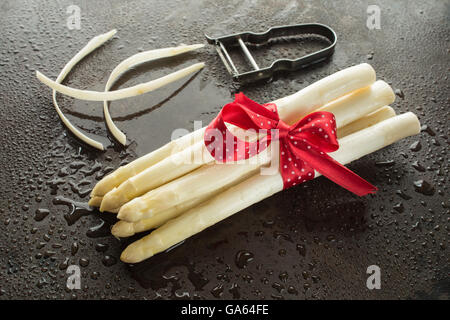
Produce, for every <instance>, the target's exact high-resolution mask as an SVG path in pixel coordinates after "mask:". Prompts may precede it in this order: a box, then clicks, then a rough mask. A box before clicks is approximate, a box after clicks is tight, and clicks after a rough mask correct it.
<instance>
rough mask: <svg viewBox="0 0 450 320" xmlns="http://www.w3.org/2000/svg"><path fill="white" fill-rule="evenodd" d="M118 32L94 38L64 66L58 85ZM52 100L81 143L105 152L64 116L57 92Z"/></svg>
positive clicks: (57, 80)
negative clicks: (74, 68) (78, 64)
mask: <svg viewBox="0 0 450 320" xmlns="http://www.w3.org/2000/svg"><path fill="white" fill-rule="evenodd" d="M116 32H117V31H116V30H115V29H114V30H111V31H109V32H107V33H104V34H101V35H98V36H96V37H94V38H92V39H91V40H90V41H89V42H88V43H87V44H86V45H85V46H84V47H83V49H81V50H80V51H79V52H78V53H77V54H76V55H75V56H74V57H73V58H72V59H70V61H69V62H68V63H67V64H66V65H65V66H64V68H63V69H62V70H61V72H60V74H59V75H58V77H57V78H56V81H55V82H56V83H61V82H63V81H64V79H65V78H66V76H67V75H68V74H69V72H70V71H71V70H72V69H73V67H74V66H75V65H76V64H77V63H78V62H80V61H81V60H82V59H83V58H84V57H86V56H87V55H88V54H90V53H91V52H92V51H94V50H95V49H97V48H98V47H100V46H101V45H102V44H104V43H105V42H106V41H108V40H109V39H111V38H112V37H113V36H114V35H115V34H116ZM52 99H53V105H54V106H55V109H56V112H57V113H58V116H59V118H60V119H61V121H62V122H63V123H64V125H65V126H66V127H67V129H69V131H70V132H72V133H73V134H74V135H75V136H76V137H77V138H79V139H80V140H81V141H83V142H85V143H86V144H88V145H90V146H91V147H94V148H96V149H99V150H104V147H103V144H101V143H100V142H98V141H96V140H94V139H92V138H90V137H88V136H87V135H86V134H84V133H83V132H81V131H80V130H79V129H78V128H77V127H75V126H74V125H73V124H72V123H71V122H70V121H69V119H67V117H66V116H65V115H64V113H63V112H62V111H61V109H60V108H59V105H58V102H57V101H56V91H55V90H53V91H52Z"/></svg>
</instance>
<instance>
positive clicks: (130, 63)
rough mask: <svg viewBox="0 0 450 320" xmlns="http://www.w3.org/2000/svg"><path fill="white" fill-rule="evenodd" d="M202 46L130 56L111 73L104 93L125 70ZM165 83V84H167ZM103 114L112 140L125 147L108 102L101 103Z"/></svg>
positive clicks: (194, 45)
mask: <svg viewBox="0 0 450 320" xmlns="http://www.w3.org/2000/svg"><path fill="white" fill-rule="evenodd" d="M204 46H205V45H204V44H193V45H182V46H178V47H172V48H163V49H155V50H149V51H145V52H140V53H137V54H135V55H132V56H131V57H129V58H127V59H125V60H124V61H122V62H121V63H119V64H118V65H117V66H116V67H115V68H114V70H113V71H112V72H111V74H110V76H109V78H108V81H107V82H106V86H105V92H108V91H109V89H110V88H111V86H112V85H113V84H114V82H115V81H116V80H117V78H119V77H120V75H122V74H123V73H124V72H126V71H127V70H129V69H131V68H133V67H135V66H136V65H138V64H141V63H144V62H150V61H153V60H156V59H161V58H166V57H173V56H176V55H179V54H182V53H185V52H189V51H192V50H196V49H199V48H203V47H204ZM175 80H177V79H176V78H173V81H175ZM168 83H169V82H167V83H166V84H168ZM103 114H104V115H105V120H106V125H107V127H108V129H109V131H110V132H111V133H112V135H113V136H114V138H116V139H117V141H119V142H120V143H121V144H123V145H125V144H126V142H127V138H126V136H125V134H124V133H123V132H122V131H120V130H119V128H117V126H116V125H115V123H114V121H113V119H112V118H111V114H110V113H109V108H108V101H107V100H105V101H103Z"/></svg>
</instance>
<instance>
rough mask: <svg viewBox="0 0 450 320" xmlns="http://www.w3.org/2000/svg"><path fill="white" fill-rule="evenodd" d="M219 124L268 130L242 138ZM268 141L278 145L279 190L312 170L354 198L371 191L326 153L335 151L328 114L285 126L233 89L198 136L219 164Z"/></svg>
mask: <svg viewBox="0 0 450 320" xmlns="http://www.w3.org/2000/svg"><path fill="white" fill-rule="evenodd" d="M225 122H227V123H230V124H233V125H235V126H237V127H239V128H242V129H244V130H249V129H254V130H261V129H263V130H268V131H267V134H266V135H265V137H264V138H262V139H259V140H257V141H255V142H247V141H245V140H241V139H239V138H237V137H236V136H234V135H233V134H232V133H231V132H230V131H229V130H228V128H227V126H226V125H225ZM273 129H276V130H273ZM218 135H219V136H218ZM216 138H220V141H219V145H217V142H216V143H213V142H214V141H215V140H216ZM272 140H279V143H280V169H279V171H280V174H281V176H282V178H283V183H284V189H287V188H289V187H291V186H294V185H296V184H298V183H303V182H305V181H308V180H311V179H313V178H314V170H316V171H317V172H320V173H321V174H322V175H324V176H325V177H327V178H328V179H330V180H332V181H334V182H335V183H337V184H339V185H340V186H342V187H344V188H346V189H347V190H349V191H351V192H353V193H355V194H356V195H358V196H364V195H366V194H369V193H374V192H375V191H376V190H377V188H376V187H375V186H373V185H371V184H370V183H369V182H367V181H366V180H364V179H363V178H361V177H360V176H358V175H357V174H355V173H354V172H352V171H350V170H349V169H347V168H346V167H344V166H343V165H341V164H340V163H338V162H337V161H335V160H334V159H333V158H331V157H330V156H329V155H328V154H327V153H329V152H333V151H336V150H337V149H339V143H338V141H337V136H336V120H335V117H334V115H333V114H332V113H330V112H325V111H319V112H314V113H311V114H309V115H307V116H306V117H304V118H303V119H301V120H300V121H298V122H297V123H295V124H294V125H292V126H289V125H287V124H286V123H284V122H283V121H281V120H280V118H279V116H278V112H277V106H276V105H275V104H273V103H268V104H264V105H260V104H258V103H257V102H255V101H253V100H251V99H249V98H247V97H246V96H245V95H244V94H243V93H238V94H236V97H235V100H234V102H231V103H228V104H226V105H225V106H224V107H223V108H222V110H221V111H220V113H219V114H218V116H217V117H216V118H215V119H214V120H213V121H212V122H211V123H210V124H209V126H208V127H207V128H206V131H205V137H204V142H205V145H206V148H207V149H208V151H209V152H210V153H211V155H212V156H213V157H214V158H215V159H216V160H218V161H220V162H227V161H238V160H243V159H248V158H250V157H252V156H254V155H256V154H258V153H259V152H261V151H263V150H264V149H265V148H266V147H267V146H268V145H269V144H270V142H271V141H272Z"/></svg>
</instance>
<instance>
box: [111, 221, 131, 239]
mask: <svg viewBox="0 0 450 320" xmlns="http://www.w3.org/2000/svg"><path fill="white" fill-rule="evenodd" d="M111 234H112V235H113V236H115V237H119V238H125V237H131V236H132V235H134V234H135V232H134V225H133V223H130V222H126V221H118V222H117V223H116V224H115V225H113V227H112V229H111Z"/></svg>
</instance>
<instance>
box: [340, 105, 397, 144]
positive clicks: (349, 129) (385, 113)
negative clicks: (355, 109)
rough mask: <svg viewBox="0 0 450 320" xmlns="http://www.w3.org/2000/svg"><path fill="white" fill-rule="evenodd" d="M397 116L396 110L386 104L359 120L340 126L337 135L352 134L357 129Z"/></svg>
mask: <svg viewBox="0 0 450 320" xmlns="http://www.w3.org/2000/svg"><path fill="white" fill-rule="evenodd" d="M394 116H395V111H394V109H392V108H391V107H389V106H384V107H383V108H380V109H378V110H376V111H374V112H372V113H370V114H368V115H366V116H364V117H361V118H360V119H358V120H357V121H353V122H351V123H349V124H347V125H346V126H344V127H342V128H340V129H339V130H338V131H337V137H338V138H342V137H345V136H348V135H349V134H352V133H354V132H356V131H359V130H362V129H364V128H368V127H370V126H372V125H374V124H375V123H378V122H381V121H383V120H386V119H389V118H392V117H394Z"/></svg>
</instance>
